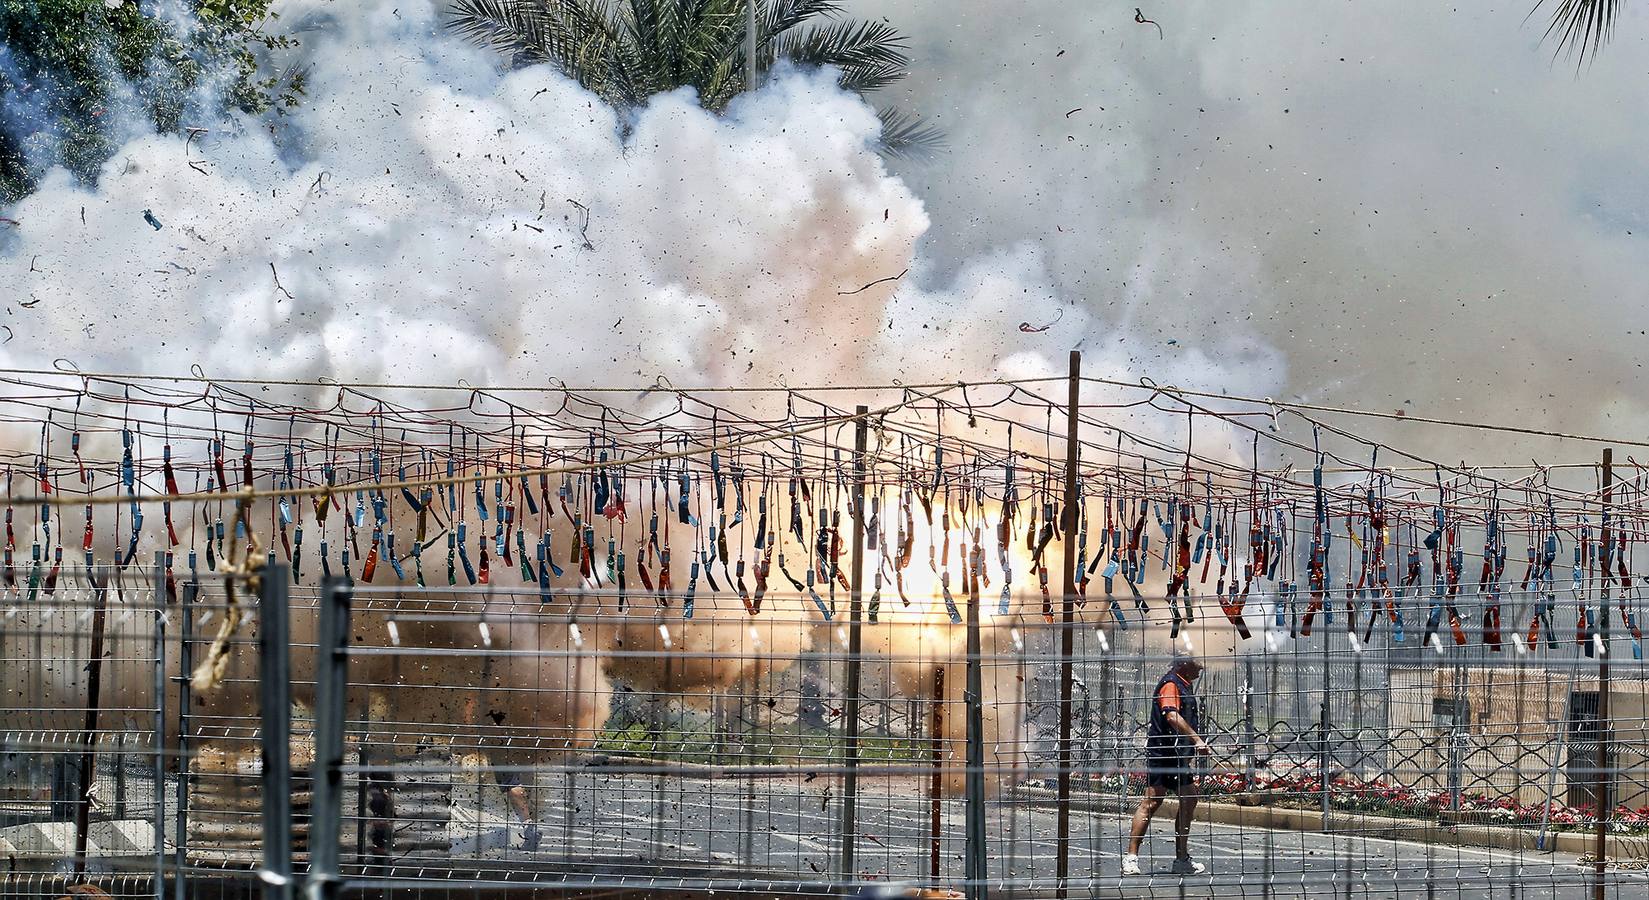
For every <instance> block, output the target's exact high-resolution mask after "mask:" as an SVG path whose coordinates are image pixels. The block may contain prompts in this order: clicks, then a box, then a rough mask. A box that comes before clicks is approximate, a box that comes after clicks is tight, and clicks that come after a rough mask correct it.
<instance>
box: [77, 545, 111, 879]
mask: <svg viewBox="0 0 1649 900" xmlns="http://www.w3.org/2000/svg"><path fill="white" fill-rule="evenodd" d="M92 602H93V603H94V604H96V606H95V607H94V608H93V611H92V652H91V658H90V659H88V660H87V661H86V721H85V730H84V731H83V732H81V736H80V784H79V785H78V787H79V790H78V791H77V792H76V793H78V794H79V795H80V796H79V798H78V801H79V802H78V803H76V804H75V808H74V874H75V878H76V880H79V879H82V878H84V877H85V875H86V831H87V829H88V828H90V827H91V816H92V784H93V782H95V781H96V780H97V756H96V754H95V753H94V751H93V749H92V748H93V746H94V745H95V743H96V741H97V707H98V694H100V693H102V688H103V624H104V622H105V620H106V618H107V611H106V607H107V605H108V602H109V569H108V567H107V566H99V567H98V569H97V575H96V576H95V577H94V579H93V580H92Z"/></svg>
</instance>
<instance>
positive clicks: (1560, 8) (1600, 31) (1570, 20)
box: [1535, 0, 1621, 64]
mask: <svg viewBox="0 0 1649 900" xmlns="http://www.w3.org/2000/svg"><path fill="white" fill-rule="evenodd" d="M1546 3H1547V0H1540V2H1539V3H1538V4H1537V5H1536V6H1535V8H1536V9H1539V8H1541V7H1543V6H1545V5H1546ZM1620 3H1621V0H1556V4H1555V8H1554V9H1553V10H1552V21H1551V24H1549V25H1547V26H1546V33H1545V34H1544V35H1543V36H1542V38H1541V39H1542V40H1550V39H1553V38H1556V40H1557V52H1559V53H1564V52H1568V53H1573V54H1575V55H1576V57H1577V60H1576V62H1577V64H1578V63H1584V62H1585V61H1586V58H1587V57H1588V56H1596V55H1597V52H1598V50H1599V49H1601V48H1602V47H1603V45H1604V44H1605V43H1607V42H1608V40H1609V36H1610V35H1611V34H1612V33H1613V32H1614V30H1615V19H1616V18H1618V16H1619V13H1620Z"/></svg>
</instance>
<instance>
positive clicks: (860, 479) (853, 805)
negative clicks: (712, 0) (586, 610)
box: [752, 0, 870, 882]
mask: <svg viewBox="0 0 1649 900" xmlns="http://www.w3.org/2000/svg"><path fill="white" fill-rule="evenodd" d="M752 2H754V0H752ZM854 415H856V416H857V417H858V422H857V426H856V427H855V429H854V436H853V556H852V559H851V563H852V566H853V590H852V592H851V594H850V596H849V599H848V625H847V628H848V631H847V697H846V701H847V702H846V704H845V705H846V707H847V708H846V710H845V711H846V713H847V740H846V747H845V753H846V759H845V760H844V761H843V763H844V765H845V767H846V769H847V774H846V776H845V777H844V778H843V780H842V880H843V881H849V882H850V881H853V880H854V879H855V877H856V876H855V870H854V861H853V850H854V842H855V841H856V839H857V838H858V831H859V821H858V812H859V811H858V804H859V674H860V672H859V670H860V659H859V656H860V648H861V646H862V645H861V638H862V635H861V634H860V626H861V625H862V622H861V620H862V619H863V618H864V591H863V587H864V577H865V445H866V441H867V440H868V437H869V434H870V422H869V416H870V408H869V407H867V406H859V407H856V408H855V409H854Z"/></svg>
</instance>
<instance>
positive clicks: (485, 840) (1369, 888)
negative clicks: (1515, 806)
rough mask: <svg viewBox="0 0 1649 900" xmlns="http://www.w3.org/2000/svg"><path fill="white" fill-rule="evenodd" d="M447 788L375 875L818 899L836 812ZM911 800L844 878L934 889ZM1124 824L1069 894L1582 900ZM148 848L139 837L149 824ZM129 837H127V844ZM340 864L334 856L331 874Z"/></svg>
mask: <svg viewBox="0 0 1649 900" xmlns="http://www.w3.org/2000/svg"><path fill="white" fill-rule="evenodd" d="M460 780H461V783H460V784H459V785H457V786H456V790H455V791H454V792H453V795H452V799H453V803H454V806H453V810H452V820H451V823H450V824H449V826H448V829H447V834H448V837H449V838H450V839H451V842H452V849H451V851H450V852H442V853H438V854H434V855H433V857H431V856H428V855H426V856H424V857H422V858H420V859H418V860H416V861H415V862H412V861H409V862H408V863H407V864H406V865H404V866H402V867H400V868H398V869H397V870H395V871H391V872H386V873H384V874H387V875H390V876H393V877H396V878H404V879H427V878H456V879H459V880H462V881H466V882H470V883H475V882H481V881H487V882H502V881H508V882H513V883H515V884H522V883H523V882H535V881H536V882H539V883H543V882H546V881H548V882H563V883H565V881H572V882H578V883H588V884H592V885H596V886H602V887H607V888H619V887H628V888H641V889H644V890H647V891H649V892H651V893H653V894H655V895H660V896H662V895H663V893H665V892H673V891H674V890H675V889H678V888H684V889H687V890H689V891H691V890H694V889H704V888H709V887H712V886H713V887H715V888H717V889H718V890H717V892H718V893H723V894H725V893H728V892H729V890H728V889H729V888H733V887H734V886H735V884H736V885H741V886H742V887H743V888H745V889H746V890H749V891H751V892H754V893H758V894H760V895H763V896H772V897H780V896H797V895H801V894H805V893H810V892H812V891H816V890H823V889H825V888H826V886H827V885H828V884H829V882H831V881H835V880H837V877H838V874H839V869H840V858H841V857H840V848H841V818H842V812H843V810H842V804H841V797H840V786H839V785H838V784H835V783H833V780H832V779H831V778H830V777H829V776H823V775H821V776H817V777H815V778H812V779H808V778H807V777H806V776H805V774H796V775H792V776H788V777H784V778H760V779H754V780H748V779H747V780H736V779H713V780H711V779H700V778H681V777H670V778H659V777H655V776H647V775H633V774H622V773H619V772H615V771H605V770H598V769H587V770H582V771H578V772H575V773H572V774H544V775H541V776H540V777H539V779H538V784H539V787H538V790H537V798H538V806H539V810H540V815H539V822H538V828H539V831H540V844H539V848H538V850H537V851H528V850H526V849H525V848H524V847H523V846H522V829H521V828H520V826H519V825H518V824H516V823H514V822H513V821H512V820H511V819H510V818H509V817H508V814H507V813H506V811H505V809H504V807H503V804H502V797H501V795H500V794H499V792H498V791H497V790H496V789H495V788H494V787H493V786H492V784H491V779H490V777H488V776H486V775H485V774H484V773H479V772H471V773H469V774H467V775H465V776H464V777H463V778H461V779H460ZM921 789H922V785H921V784H920V783H919V782H918V781H916V780H914V779H903V778H902V779H887V778H881V779H878V778H868V779H865V780H864V781H862V782H861V791H860V795H859V807H858V822H859V826H858V829H857V833H858V841H857V843H858V852H857V862H856V865H855V866H854V869H855V874H856V875H857V876H858V877H859V878H862V879H870V880H874V881H876V882H881V883H888V882H892V883H905V884H914V883H930V884H931V883H932V881H931V880H930V879H929V877H928V873H929V866H930V864H931V852H932V844H931V838H930V833H931V832H930V815H931V807H930V805H929V803H928V801H927V800H926V799H924V797H923V796H922V795H921ZM346 796H352V794H351V793H350V792H346ZM963 812H964V810H963V806H962V804H961V802H960V801H945V802H944V803H943V804H942V806H941V809H940V834H941V841H940V846H939V871H940V878H939V883H941V884H945V885H956V884H958V883H959V881H960V878H961V874H962V870H963V860H962V852H963V841H962V833H963ZM345 813H346V815H354V814H355V810H354V808H353V801H352V800H346V805H345ZM1126 829H1127V819H1126V817H1125V816H1124V815H1122V814H1120V813H1106V812H1092V811H1087V810H1074V811H1073V812H1072V814H1071V869H1072V882H1071V885H1070V886H1071V894H1072V896H1102V897H1153V898H1154V897H1164V898H1169V897H1171V898H1179V897H1194V898H1200V897H1219V898H1236V897H1345V898H1366V900H1376V898H1379V900H1384V898H1394V900H1395V898H1408V897H1413V898H1427V900H1431V898H1450V900H1495V898H1523V897H1530V898H1533V897H1562V898H1575V900H1580V898H1590V897H1592V896H1593V893H1592V886H1591V882H1590V873H1589V870H1583V869H1582V868H1581V867H1579V866H1577V865H1576V864H1575V859H1574V858H1573V857H1572V856H1566V855H1553V854H1539V853H1515V852H1511V851H1504V850H1484V849H1478V848H1474V847H1450V846H1439V845H1428V844H1422V843H1417V842H1409V841H1393V840H1386V839H1380V838H1371V837H1364V836H1360V835H1357V834H1346V833H1339V834H1318V833H1304V832H1295V831H1280V830H1279V831H1269V830H1265V829H1254V828H1238V827H1236V826H1228V825H1213V824H1207V823H1198V824H1197V825H1196V826H1195V827H1194V829H1193V834H1192V849H1193V854H1194V855H1195V856H1196V857H1197V858H1198V859H1199V860H1201V861H1203V862H1205V863H1206V864H1208V866H1209V872H1208V873H1207V874H1205V875H1202V876H1199V877H1187V878H1179V877H1176V876H1173V875H1170V874H1168V872H1167V869H1168V865H1169V863H1170V861H1171V857H1172V850H1173V841H1172V834H1171V831H1172V825H1171V822H1169V821H1167V820H1161V821H1158V822H1157V823H1156V825H1155V827H1154V831H1153V834H1152V836H1151V837H1150V839H1149V840H1148V842H1147V844H1146V847H1145V853H1144V856H1143V858H1142V862H1143V863H1144V864H1145V868H1146V870H1147V874H1146V875H1143V876H1140V877H1137V878H1127V879H1123V878H1121V876H1120V874H1119V871H1118V870H1119V866H1120V853H1121V849H1122V844H1123V839H1124V835H1125V833H1126ZM347 831H349V829H348V828H347V827H346V832H347ZM987 833H988V835H989V853H988V860H987V865H988V871H989V875H990V881H991V882H992V890H993V893H994V894H995V895H996V896H999V897H1000V896H1008V895H1009V894H1010V893H1011V894H1012V895H1014V896H1038V895H1041V896H1047V895H1050V894H1051V893H1052V888H1053V886H1054V881H1053V875H1054V851H1055V845H1054V834H1055V812H1054V809H1053V808H1052V807H1051V806H1049V805H1046V804H1043V803H1041V802H1037V803H1032V802H1030V801H1026V800H1012V801H1005V802H999V803H995V804H993V805H992V808H991V814H990V816H989V819H988V822H987ZM3 836H4V835H0V837H3ZM148 836H149V839H150V840H151V842H152V830H151V831H150V832H149V835H148ZM141 843H142V841H140V840H134V848H133V849H138V848H137V846H136V845H138V844H141ZM149 846H150V847H152V843H150V844H149ZM351 849H352V848H351ZM352 859H353V853H352V852H350V850H349V849H346V852H345V860H344V861H345V863H346V866H347V865H348V864H349V863H350V862H351V861H352ZM564 880H565V881H564ZM1606 896H1607V897H1609V898H1611V900H1641V898H1649V874H1646V873H1644V872H1636V871H1634V872H1617V873H1614V874H1612V876H1611V880H1610V883H1609V885H1608V892H1607V894H1606Z"/></svg>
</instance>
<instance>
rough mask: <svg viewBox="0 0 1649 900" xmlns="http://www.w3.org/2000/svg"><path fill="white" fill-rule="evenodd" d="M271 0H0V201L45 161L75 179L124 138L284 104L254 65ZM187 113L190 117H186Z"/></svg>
mask: <svg viewBox="0 0 1649 900" xmlns="http://www.w3.org/2000/svg"><path fill="white" fill-rule="evenodd" d="M270 2H271V0H121V2H115V0H0V203H4V202H8V201H11V200H15V199H17V198H18V197H20V196H22V195H23V194H25V193H27V192H28V191H30V190H32V189H33V187H34V185H35V183H36V182H37V180H38V179H39V178H40V176H41V175H42V174H44V172H45V170H46V169H47V168H49V167H50V166H51V165H54V164H56V165H62V166H64V167H66V168H67V169H68V170H69V171H71V172H73V173H74V174H75V175H77V176H79V177H80V178H82V179H85V180H87V181H90V180H92V179H93V178H95V177H96V174H97V171H98V168H99V167H100V166H101V165H102V164H103V162H104V161H105V160H107V159H108V158H109V157H110V155H112V154H113V153H114V151H115V149H116V148H117V147H118V146H119V145H120V143H122V142H123V141H124V140H125V139H127V138H129V137H131V136H133V135H134V134H137V133H142V132H143V131H146V130H148V129H158V130H160V131H163V132H176V131H178V130H180V129H182V128H185V127H188V126H191V125H200V124H208V123H209V122H210V121H211V120H213V119H215V118H216V117H217V116H218V115H219V114H220V113H222V112H224V111H228V110H242V111H246V112H262V111H264V110H267V109H269V108H271V107H283V106H290V105H292V104H295V103H296V102H297V99H298V97H299V96H300V95H301V94H302V92H303V79H302V74H301V73H296V74H288V75H286V76H267V75H263V74H261V73H260V69H259V55H258V54H259V51H260V50H272V49H277V48H282V47H286V46H288V44H289V39H288V38H285V37H278V36H273V35H270V34H268V33H266V32H265V31H264V30H263V28H264V27H265V26H266V25H268V24H269V23H270V22H271V21H272V20H273V16H272V14H271V13H270V12H269V5H270ZM192 117H199V118H198V119H195V120H194V121H186V119H187V118H192Z"/></svg>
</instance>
